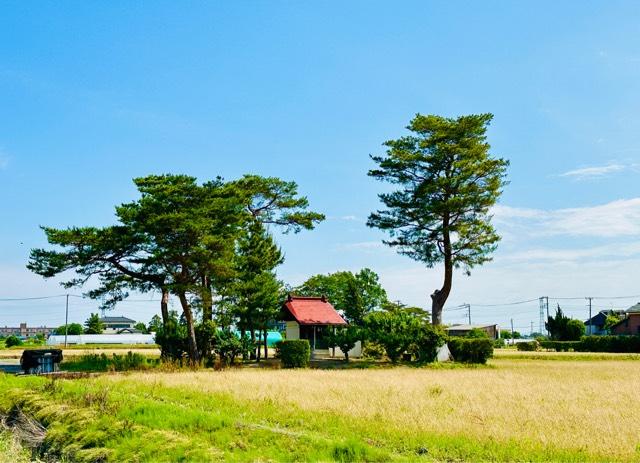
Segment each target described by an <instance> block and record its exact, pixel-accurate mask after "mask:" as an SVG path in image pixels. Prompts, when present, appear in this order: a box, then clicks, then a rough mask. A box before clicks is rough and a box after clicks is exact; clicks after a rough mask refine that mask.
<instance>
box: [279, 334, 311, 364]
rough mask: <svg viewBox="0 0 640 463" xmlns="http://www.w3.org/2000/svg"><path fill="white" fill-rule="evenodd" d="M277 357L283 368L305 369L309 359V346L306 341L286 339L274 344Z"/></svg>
mask: <svg viewBox="0 0 640 463" xmlns="http://www.w3.org/2000/svg"><path fill="white" fill-rule="evenodd" d="M276 352H277V354H276V355H277V356H279V357H280V361H281V362H282V366H283V367H285V368H306V367H308V366H309V360H310V359H311V346H309V341H307V340H306V339H287V340H284V341H279V342H277V343H276Z"/></svg>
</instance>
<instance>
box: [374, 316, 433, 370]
mask: <svg viewBox="0 0 640 463" xmlns="http://www.w3.org/2000/svg"><path fill="white" fill-rule="evenodd" d="M420 325H421V323H420V321H419V320H418V319H417V318H415V317H412V316H411V315H409V314H408V313H406V312H388V311H376V312H372V313H370V314H368V315H367V316H366V317H365V320H364V326H365V329H366V333H367V334H366V336H367V339H368V340H370V341H373V342H375V343H378V344H380V345H382V346H383V347H384V350H385V352H386V354H387V357H389V360H391V361H392V362H393V363H397V362H398V361H399V360H400V358H401V357H402V354H403V353H404V352H406V351H407V350H408V349H409V348H410V347H411V345H412V344H413V343H414V342H415V334H416V331H417V329H418V328H419V327H420Z"/></svg>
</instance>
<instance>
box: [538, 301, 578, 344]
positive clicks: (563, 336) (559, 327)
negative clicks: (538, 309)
mask: <svg viewBox="0 0 640 463" xmlns="http://www.w3.org/2000/svg"><path fill="white" fill-rule="evenodd" d="M545 326H546V328H547V330H548V331H549V336H550V337H551V339H552V340H554V341H578V340H579V339H580V337H581V336H583V335H584V332H585V326H584V323H583V322H582V321H580V320H574V319H571V318H569V317H567V316H566V315H565V314H564V313H563V312H562V309H561V308H560V305H559V304H558V308H557V309H556V316H555V317H552V316H549V319H548V320H547V323H546V324H545Z"/></svg>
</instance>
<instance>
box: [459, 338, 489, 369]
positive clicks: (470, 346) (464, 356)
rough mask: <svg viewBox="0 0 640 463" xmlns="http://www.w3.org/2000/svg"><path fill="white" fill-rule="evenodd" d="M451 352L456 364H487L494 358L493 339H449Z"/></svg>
mask: <svg viewBox="0 0 640 463" xmlns="http://www.w3.org/2000/svg"><path fill="white" fill-rule="evenodd" d="M449 350H450V351H451V355H453V359H454V360H455V361H456V362H464V363H482V364H484V363H487V360H489V358H491V357H492V356H493V341H492V340H491V339H488V338H486V339H468V338H458V337H451V338H449Z"/></svg>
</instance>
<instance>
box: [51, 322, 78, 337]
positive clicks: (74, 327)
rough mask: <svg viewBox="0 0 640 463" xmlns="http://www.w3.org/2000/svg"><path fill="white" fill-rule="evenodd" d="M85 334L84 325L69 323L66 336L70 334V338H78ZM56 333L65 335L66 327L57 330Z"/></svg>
mask: <svg viewBox="0 0 640 463" xmlns="http://www.w3.org/2000/svg"><path fill="white" fill-rule="evenodd" d="M83 332H84V329H83V328H82V325H81V324H80V323H69V324H68V325H66V334H68V335H69V336H76V335H79V334H82V333H83ZM55 333H56V334H58V335H64V334H65V325H62V326H59V327H58V328H56V331H55Z"/></svg>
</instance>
